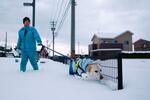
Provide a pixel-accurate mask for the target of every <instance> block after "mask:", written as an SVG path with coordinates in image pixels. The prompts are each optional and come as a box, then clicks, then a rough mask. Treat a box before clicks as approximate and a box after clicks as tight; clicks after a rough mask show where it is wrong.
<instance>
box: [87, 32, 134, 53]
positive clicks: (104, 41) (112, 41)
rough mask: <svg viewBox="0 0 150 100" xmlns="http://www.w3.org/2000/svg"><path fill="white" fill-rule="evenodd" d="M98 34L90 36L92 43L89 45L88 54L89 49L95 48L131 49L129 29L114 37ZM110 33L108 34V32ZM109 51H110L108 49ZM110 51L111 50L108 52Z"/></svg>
mask: <svg viewBox="0 0 150 100" xmlns="http://www.w3.org/2000/svg"><path fill="white" fill-rule="evenodd" d="M99 35H100V34H94V36H93V37H92V40H91V41H92V44H90V45H89V55H93V54H91V50H96V49H99V50H100V49H101V50H103V49H105V50H108V49H121V50H122V51H132V35H133V33H132V32H130V31H125V32H123V33H121V34H119V35H117V36H114V37H105V38H104V37H102V36H99ZM109 35H110V34H109ZM109 52H110V51H109ZM110 53H112V52H110Z"/></svg>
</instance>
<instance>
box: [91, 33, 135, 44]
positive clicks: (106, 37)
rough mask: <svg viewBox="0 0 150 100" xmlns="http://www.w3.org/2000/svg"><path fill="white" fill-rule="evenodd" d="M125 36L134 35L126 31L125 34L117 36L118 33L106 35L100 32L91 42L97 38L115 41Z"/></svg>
mask: <svg viewBox="0 0 150 100" xmlns="http://www.w3.org/2000/svg"><path fill="white" fill-rule="evenodd" d="M124 34H131V35H133V33H132V32H130V31H128V30H127V31H125V32H123V33H121V34H117V33H104V32H102V33H100V32H98V33H96V34H94V36H93V37H92V39H91V41H93V39H94V38H95V37H96V38H99V39H115V38H118V37H120V36H122V35H124Z"/></svg>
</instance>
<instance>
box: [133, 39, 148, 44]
mask: <svg viewBox="0 0 150 100" xmlns="http://www.w3.org/2000/svg"><path fill="white" fill-rule="evenodd" d="M138 42H149V43H150V41H148V40H144V39H139V40H137V41H135V42H134V44H136V43H138Z"/></svg>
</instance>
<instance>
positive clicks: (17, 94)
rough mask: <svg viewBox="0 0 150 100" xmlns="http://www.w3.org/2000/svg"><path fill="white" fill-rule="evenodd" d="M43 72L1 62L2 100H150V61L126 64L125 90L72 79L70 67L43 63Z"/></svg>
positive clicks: (0, 88) (0, 91) (136, 60)
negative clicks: (23, 69) (25, 69)
mask: <svg viewBox="0 0 150 100" xmlns="http://www.w3.org/2000/svg"><path fill="white" fill-rule="evenodd" d="M41 60H43V61H45V62H46V63H39V66H40V70H39V71H32V67H31V65H30V63H28V65H27V71H26V72H25V73H21V72H19V64H20V59H19V62H18V63H16V62H15V59H14V58H0V100H150V95H149V94H150V86H149V85H150V60H143V59H141V60H139V59H133V60H123V78H124V79H123V80H124V89H123V90H116V91H112V90H111V89H110V88H109V87H107V86H106V85H104V84H102V83H101V82H98V81H90V80H83V79H80V78H77V77H73V76H69V74H68V66H67V65H64V64H61V63H58V62H53V61H51V60H47V59H41Z"/></svg>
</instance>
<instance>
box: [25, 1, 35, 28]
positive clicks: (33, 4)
mask: <svg viewBox="0 0 150 100" xmlns="http://www.w3.org/2000/svg"><path fill="white" fill-rule="evenodd" d="M23 5H24V6H32V7H33V11H32V26H33V27H34V26H35V0H33V2H32V3H23Z"/></svg>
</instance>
